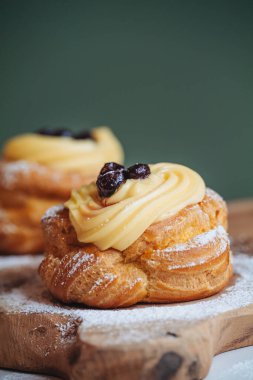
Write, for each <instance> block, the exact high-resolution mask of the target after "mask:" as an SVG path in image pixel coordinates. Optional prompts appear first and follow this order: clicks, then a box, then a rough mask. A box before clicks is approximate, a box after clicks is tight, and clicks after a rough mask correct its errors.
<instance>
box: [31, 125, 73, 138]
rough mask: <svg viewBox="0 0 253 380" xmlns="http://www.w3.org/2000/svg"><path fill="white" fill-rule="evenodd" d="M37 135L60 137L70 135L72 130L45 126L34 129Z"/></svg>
mask: <svg viewBox="0 0 253 380" xmlns="http://www.w3.org/2000/svg"><path fill="white" fill-rule="evenodd" d="M36 133H38V134H39V135H44V136H61V137H72V132H71V131H70V130H69V129H67V128H51V127H45V128H40V129H39V130H37V131H36Z"/></svg>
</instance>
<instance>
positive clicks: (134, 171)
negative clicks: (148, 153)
mask: <svg viewBox="0 0 253 380" xmlns="http://www.w3.org/2000/svg"><path fill="white" fill-rule="evenodd" d="M127 173H128V178H129V179H144V178H147V177H148V176H149V175H150V168H149V166H148V165H147V164H135V165H133V166H130V167H129V168H128V169H127Z"/></svg>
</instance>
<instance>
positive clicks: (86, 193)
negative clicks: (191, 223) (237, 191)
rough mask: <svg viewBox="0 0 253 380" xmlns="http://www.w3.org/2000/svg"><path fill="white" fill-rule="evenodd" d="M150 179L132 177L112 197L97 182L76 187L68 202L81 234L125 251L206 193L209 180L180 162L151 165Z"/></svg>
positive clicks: (83, 239) (101, 245)
mask: <svg viewBox="0 0 253 380" xmlns="http://www.w3.org/2000/svg"><path fill="white" fill-rule="evenodd" d="M150 170H151V174H150V175H149V177H147V178H146V179H137V180H136V179H129V180H127V181H126V182H125V183H124V184H123V185H121V186H120V188H119V189H118V190H117V191H116V192H115V193H114V194H113V195H112V196H111V197H108V198H100V197H99V195H98V192H97V187H96V185H95V183H91V184H90V185H88V186H83V187H81V188H80V189H79V190H77V191H73V192H72V194H71V198H70V200H69V201H68V202H66V203H65V206H66V207H67V208H68V209H69V215H70V220H71V222H72V224H73V226H74V228H75V230H76V233H77V238H78V240H79V241H80V242H83V243H94V244H95V245H96V246H97V247H98V248H99V249H101V250H106V249H108V248H115V249H117V250H119V251H123V250H125V249H126V248H128V247H129V246H130V245H131V244H132V243H134V242H135V241H136V240H137V239H138V238H139V237H140V236H141V235H142V234H143V232H144V231H145V230H146V229H147V228H148V227H149V226H150V225H151V224H153V223H155V222H158V221H161V220H164V219H166V218H168V217H170V216H172V215H175V214H176V213H177V212H179V211H180V210H182V209H183V208H184V207H186V206H189V205H191V204H195V203H198V202H200V201H202V200H203V198H204V195H205V183H204V181H203V179H202V178H201V177H200V175H199V174H197V173H196V172H195V171H193V170H191V169H189V168H187V167H185V166H182V165H177V164H171V163H160V164H155V165H150Z"/></svg>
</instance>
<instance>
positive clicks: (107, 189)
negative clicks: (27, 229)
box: [96, 162, 150, 198]
mask: <svg viewBox="0 0 253 380" xmlns="http://www.w3.org/2000/svg"><path fill="white" fill-rule="evenodd" d="M149 175H150V168H149V166H148V165H147V164H135V165H133V166H130V167H129V168H128V169H125V167H124V166H123V165H120V164H117V163H116V162H107V163H106V164H105V165H104V166H103V167H102V169H101V170H100V173H99V176H98V178H97V182H96V185H97V188H98V193H99V195H100V197H101V198H105V197H110V196H111V195H113V194H114V193H115V192H116V191H117V190H118V188H119V187H120V185H122V184H123V183H124V182H126V180H127V179H145V178H147V177H148V176H149Z"/></svg>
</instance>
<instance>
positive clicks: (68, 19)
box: [0, 0, 253, 198]
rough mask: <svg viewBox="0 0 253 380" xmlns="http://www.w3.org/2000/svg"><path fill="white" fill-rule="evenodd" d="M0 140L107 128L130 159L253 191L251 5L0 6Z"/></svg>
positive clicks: (224, 188) (222, 187)
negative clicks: (47, 130) (52, 129)
mask: <svg viewBox="0 0 253 380" xmlns="http://www.w3.org/2000/svg"><path fill="white" fill-rule="evenodd" d="M0 58H1V59H0V65H1V67H0V98H1V102H0V106H1V109H0V126H1V135H0V138H1V141H0V143H1V144H3V142H4V140H5V139H7V138H8V137H10V136H12V135H14V134H17V133H21V132H26V131H32V130H35V129H37V128H38V127H40V126H42V125H64V126H69V127H71V128H73V129H76V130H78V129H81V128H90V127H94V126H96V125H101V124H106V125H110V126H111V127H112V128H113V130H114V131H115V133H116V134H117V135H118V137H119V138H120V139H121V141H122V142H123V144H124V147H125V151H126V161H127V163H128V164H131V163H134V162H137V161H139V162H142V161H144V162H159V161H171V162H180V163H184V164H186V165H188V166H190V167H192V168H194V169H196V170H197V171H199V172H200V173H201V175H202V176H203V177H204V179H205V180H206V182H207V183H208V184H209V186H211V187H213V188H215V189H216V190H217V191H219V192H220V193H222V194H223V195H224V196H225V197H226V198H233V197H244V196H252V195H253V176H252V169H253V152H252V143H253V3H252V1H238V0H237V1H203V0H202V1H190V0H189V1H176V0H174V1H158V0H157V1H148V0H146V1H119V0H118V1H115V2H113V1H106V0H104V1H101V2H98V1H74V0H73V1H70V0H69V1H64V0H41V1H36V0H33V1H26V0H22V1H14V0H6V1H3V0H1V1H0Z"/></svg>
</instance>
